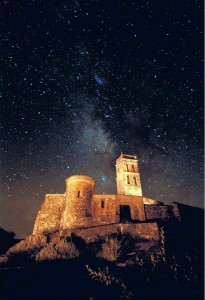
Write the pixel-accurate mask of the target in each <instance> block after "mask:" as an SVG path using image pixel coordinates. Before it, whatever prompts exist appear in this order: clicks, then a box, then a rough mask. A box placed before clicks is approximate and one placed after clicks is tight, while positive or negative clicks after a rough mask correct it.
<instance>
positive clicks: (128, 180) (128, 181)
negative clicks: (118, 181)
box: [127, 175, 130, 184]
mask: <svg viewBox="0 0 205 300" xmlns="http://www.w3.org/2000/svg"><path fill="white" fill-rule="evenodd" d="M127 183H128V184H130V178H129V175H127Z"/></svg>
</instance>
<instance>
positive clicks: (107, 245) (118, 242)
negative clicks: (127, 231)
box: [97, 236, 126, 261]
mask: <svg viewBox="0 0 205 300" xmlns="http://www.w3.org/2000/svg"><path fill="white" fill-rule="evenodd" d="M125 244H126V243H125V241H124V240H123V239H118V238H117V237H113V236H108V237H106V239H105V242H104V243H103V244H102V250H101V251H100V252H99V253H98V254H97V256H98V257H100V258H104V259H106V260H108V261H116V260H117V259H118V258H120V257H121V256H122V254H123V252H124V248H125Z"/></svg>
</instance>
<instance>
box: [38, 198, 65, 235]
mask: <svg viewBox="0 0 205 300" xmlns="http://www.w3.org/2000/svg"><path fill="white" fill-rule="evenodd" d="M64 208H65V194H47V195H46V196H45V200H44V202H43V204H42V205H41V209H40V211H39V212H38V214H37V217H36V220H35V224H34V229H33V234H37V233H46V232H53V231H57V230H59V229H60V221H61V216H62V213H63V211H64Z"/></svg>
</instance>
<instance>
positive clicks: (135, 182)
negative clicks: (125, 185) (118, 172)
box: [133, 177, 137, 185]
mask: <svg viewBox="0 0 205 300" xmlns="http://www.w3.org/2000/svg"><path fill="white" fill-rule="evenodd" d="M133 179H134V184H136V185H137V180H136V177H133Z"/></svg>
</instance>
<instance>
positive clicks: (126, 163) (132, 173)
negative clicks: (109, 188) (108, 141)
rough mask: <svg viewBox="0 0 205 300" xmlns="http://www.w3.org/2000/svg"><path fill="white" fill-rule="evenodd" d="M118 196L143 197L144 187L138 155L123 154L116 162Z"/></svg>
mask: <svg viewBox="0 0 205 300" xmlns="http://www.w3.org/2000/svg"><path fill="white" fill-rule="evenodd" d="M116 176H117V177H116V180H117V194H119V195H132V196H142V187H141V181H140V173H139V168H138V160H137V156H136V155H127V154H123V153H121V155H120V156H119V157H118V159H117V160H116Z"/></svg>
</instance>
